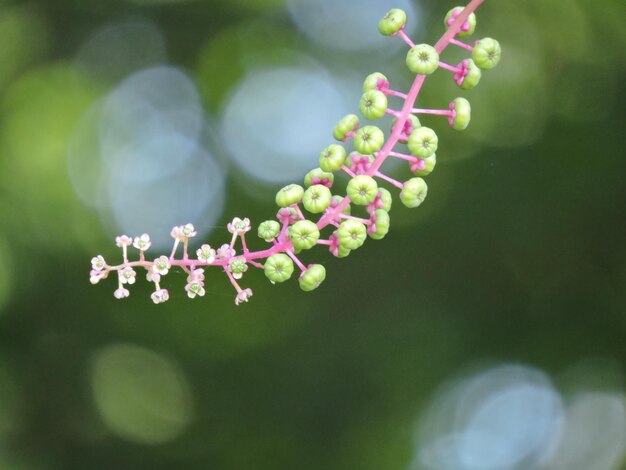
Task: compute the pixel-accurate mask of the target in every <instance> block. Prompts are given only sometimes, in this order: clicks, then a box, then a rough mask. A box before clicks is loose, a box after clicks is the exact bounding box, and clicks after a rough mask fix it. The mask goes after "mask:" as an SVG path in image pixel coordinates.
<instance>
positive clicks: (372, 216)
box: [89, 0, 484, 305]
mask: <svg viewBox="0 0 626 470" xmlns="http://www.w3.org/2000/svg"><path fill="white" fill-rule="evenodd" d="M483 2H484V0H471V1H470V2H469V3H468V4H467V6H466V7H465V8H464V9H462V10H460V11H455V12H454V13H453V14H452V15H451V18H450V19H449V20H447V22H446V23H447V25H448V29H447V30H446V31H445V33H444V34H443V35H442V36H441V38H440V39H439V40H438V41H437V43H436V44H435V46H434V48H435V50H436V51H437V53H438V54H440V55H441V53H442V52H443V51H444V50H445V49H446V47H447V46H448V45H450V44H454V45H457V46H460V47H463V48H465V49H468V50H471V49H472V46H469V45H467V44H465V43H462V42H460V41H458V40H456V39H455V36H456V35H457V34H458V33H459V32H460V31H463V32H467V31H469V30H470V24H469V22H468V21H467V19H468V17H469V15H470V14H471V13H473V12H474V11H475V10H476V9H477V8H478V7H479V6H480V5H481V4H482V3H483ZM397 35H398V36H400V37H401V38H402V40H403V41H404V42H406V43H407V44H408V45H409V46H410V47H413V44H414V43H413V41H411V39H410V38H409V37H408V36H407V35H406V33H405V32H404V28H403V29H401V30H400V31H399V32H398V33H397ZM442 67H443V68H447V69H448V70H451V71H453V72H454V73H455V76H454V79H455V81H457V83H458V82H459V81H462V79H463V78H464V77H465V75H467V61H464V62H461V64H459V66H457V67H452V66H447V65H446V66H444V65H442ZM426 78H427V76H426V75H416V77H415V79H414V81H413V83H412V85H411V87H410V89H409V91H408V93H406V94H404V93H402V92H399V91H393V90H390V89H389V86H390V84H389V82H388V81H387V80H382V79H379V80H378V83H377V89H378V90H380V91H382V92H383V93H385V94H386V95H389V96H394V97H396V98H400V99H401V100H403V102H402V108H401V109H400V111H397V112H394V114H395V115H396V123H395V125H394V126H393V127H392V130H391V133H390V135H389V136H388V138H387V140H386V141H385V142H384V144H383V145H382V148H380V149H379V150H378V151H377V152H375V154H374V160H373V161H371V159H370V157H369V156H364V155H353V157H352V158H351V159H350V160H348V161H346V163H345V165H344V166H343V168H342V169H343V170H344V171H346V172H347V173H348V174H350V175H351V176H354V175H367V176H370V177H374V178H378V179H379V180H382V181H385V182H387V183H389V184H391V185H392V186H394V187H396V188H398V189H402V188H403V187H404V184H403V183H402V182H400V181H397V180H395V179H394V178H391V177H390V176H388V175H385V174H384V173H382V171H381V167H382V165H383V163H384V162H385V161H386V160H387V158H389V157H397V158H401V159H403V160H406V161H407V164H408V166H409V167H410V169H411V170H412V171H413V172H415V171H418V170H423V169H425V168H426V165H425V162H424V160H423V159H420V158H417V157H414V156H412V155H406V154H404V153H399V152H395V151H394V148H395V147H396V145H397V144H398V143H399V142H400V141H402V142H406V140H407V139H408V138H409V136H410V135H411V133H412V132H414V131H415V129H414V128H413V126H412V123H411V120H410V119H409V116H410V115H411V114H413V113H416V112H419V113H423V114H434V115H444V116H447V117H448V121H449V123H450V125H453V122H454V118H455V116H456V112H455V110H454V102H453V103H451V104H450V110H433V109H426V108H415V107H414V106H415V103H416V100H417V98H418V95H419V93H420V90H421V88H422V86H423V84H424V82H425V80H426ZM355 131H356V130H353V131H350V132H348V133H347V134H346V138H345V140H344V141H347V140H348V139H350V138H351V137H354V135H355V133H356V132H355ZM312 183H313V184H321V185H324V186H327V187H330V186H331V184H330V181H329V180H328V179H327V178H322V179H320V178H313V180H312ZM382 197H383V195H382V192H380V191H379V192H378V195H377V196H376V197H375V198H374V200H373V201H372V202H371V203H370V204H368V205H367V206H366V208H365V209H366V210H367V212H368V214H369V219H364V218H359V217H355V216H349V215H346V214H343V211H344V210H345V209H346V208H347V207H348V206H349V205H350V202H351V201H350V198H349V197H347V196H346V197H344V198H343V199H342V200H341V202H338V203H337V202H334V203H332V204H331V205H330V206H329V207H328V208H327V209H326V210H325V211H324V212H323V214H322V215H321V216H320V218H319V220H318V221H317V223H316V224H315V225H316V226H317V228H318V229H319V230H320V231H321V230H323V229H325V228H327V227H329V228H333V227H337V226H338V225H339V223H340V222H341V220H342V219H352V220H358V221H359V222H362V223H364V224H366V225H367V231H368V233H370V234H371V233H375V232H376V230H377V228H376V226H375V222H376V220H377V217H376V212H375V211H376V210H377V209H380V208H383V207H384V204H383V201H382ZM300 204H302V201H299V202H298V203H295V204H293V205H292V206H290V207H284V208H281V209H280V210H279V211H278V213H277V214H276V219H277V221H278V225H276V224H274V226H275V231H274V232H273V233H276V231H278V233H277V235H276V236H275V237H273V238H271V239H269V240H267V243H269V245H270V246H269V247H268V248H266V249H262V250H258V251H251V250H249V248H248V244H247V240H246V236H247V235H248V234H249V232H250V230H251V228H252V224H251V223H250V221H249V220H248V219H246V218H243V219H241V218H238V217H235V218H234V219H233V220H232V221H231V222H230V223H229V224H228V231H229V232H230V233H231V237H230V240H229V241H230V243H223V244H222V245H221V246H220V248H217V249H213V248H211V247H210V246H209V245H206V244H204V245H202V247H201V248H200V249H198V250H197V251H196V252H195V253H196V255H197V257H195V258H194V257H190V256H189V241H190V239H191V238H193V237H194V236H196V235H197V232H196V230H195V228H194V226H193V225H192V224H186V225H181V226H177V227H174V228H173V229H172V231H171V235H172V238H173V239H174V243H173V248H172V250H171V255H170V256H169V257H167V256H157V257H155V256H154V255H153V256H150V259H153V261H149V260H148V259H146V257H145V256H144V253H145V252H146V251H148V250H149V248H151V246H150V245H151V243H150V239H149V237H148V235H146V234H144V235H141V236H139V237H136V238H135V239H134V243H133V239H132V238H131V237H129V236H125V235H123V236H120V237H117V238H116V243H117V245H118V246H119V247H120V248H122V255H123V262H122V263H121V264H119V265H110V264H107V263H106V261H105V260H104V258H103V257H101V256H96V257H94V258H93V259H92V260H91V264H92V266H91V267H92V269H91V270H90V273H89V274H90V282H91V283H93V284H96V283H99V282H100V281H101V280H103V279H106V278H107V277H108V275H109V273H111V272H114V271H116V272H117V273H118V286H117V289H116V290H115V292H114V296H115V297H116V298H118V299H122V298H126V297H128V296H129V295H130V292H129V290H128V289H126V288H125V287H123V286H122V281H123V282H124V285H125V286H128V285H129V284H132V283H134V280H135V269H144V270H145V271H146V278H147V280H148V281H149V282H151V283H153V284H154V291H153V292H152V293H151V298H152V301H153V302H154V303H155V304H160V303H164V302H166V301H167V300H168V299H169V298H170V297H171V294H170V291H169V290H167V289H164V288H162V287H161V286H160V283H161V282H162V278H163V276H165V275H166V274H168V272H170V270H172V269H173V268H180V269H182V270H183V271H184V272H185V273H186V274H187V284H186V286H185V290H186V291H187V294H188V295H189V297H201V296H203V295H204V294H205V290H204V282H205V281H204V271H205V269H206V268H208V267H218V268H219V269H221V270H223V271H224V273H225V274H226V276H227V278H228V280H229V282H230V283H231V285H232V286H233V287H234V289H235V291H236V295H235V304H236V305H239V304H241V303H245V302H248V301H249V300H250V298H251V297H252V295H253V292H252V290H251V289H250V288H242V287H241V286H240V285H239V283H238V280H239V278H241V276H242V274H243V272H241V271H242V269H243V268H242V267H241V263H242V262H244V263H245V264H246V265H249V266H251V267H254V268H257V269H264V266H263V264H261V263H259V262H257V260H263V259H266V258H269V257H270V256H272V255H275V254H279V253H283V254H286V255H287V256H289V257H290V258H291V259H292V260H293V262H294V263H295V264H296V265H297V266H298V267H299V268H300V270H301V271H302V273H303V274H304V272H306V270H307V269H309V267H310V266H311V265H309V266H307V267H305V265H304V264H303V263H302V262H301V261H300V260H299V259H298V257H297V256H296V255H295V253H294V245H293V242H292V241H291V239H290V237H289V229H290V227H291V226H292V225H293V224H294V223H295V222H297V221H298V220H301V219H303V218H304V214H303V213H302V210H301V207H300ZM272 230H274V229H272ZM317 244H319V245H324V246H328V249H329V251H330V252H331V253H332V254H333V255H334V256H339V251H340V243H339V240H338V237H337V233H336V232H335V231H332V233H330V234H329V235H328V239H327V240H324V239H320V240H319V241H318V243H317ZM181 246H182V256H180V257H177V253H178V252H179V251H180V250H179V248H180V247H181ZM133 249H138V251H139V260H138V261H129V260H128V258H127V255H128V251H129V250H133ZM234 258H240V259H237V260H234ZM231 261H233V263H234V264H232V265H236V264H238V266H239V267H237V268H236V269H237V270H238V271H237V272H236V273H233V272H232V271H231V268H230V266H231ZM300 279H302V274H301V275H300ZM320 282H321V281H320ZM303 289H304V287H303ZM305 290H307V289H305Z"/></svg>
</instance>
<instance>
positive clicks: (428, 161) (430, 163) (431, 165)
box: [413, 154, 437, 176]
mask: <svg viewBox="0 0 626 470" xmlns="http://www.w3.org/2000/svg"><path fill="white" fill-rule="evenodd" d="M423 160H424V165H426V168H424V169H423V170H415V171H414V172H413V173H414V174H415V176H428V175H430V174H431V173H432V172H433V170H434V169H435V165H436V164H437V155H435V154H432V155H431V156H430V157H428V158H424V159H423Z"/></svg>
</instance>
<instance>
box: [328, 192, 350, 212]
mask: <svg viewBox="0 0 626 470" xmlns="http://www.w3.org/2000/svg"><path fill="white" fill-rule="evenodd" d="M341 201H343V197H342V196H333V197H332V198H331V200H330V206H331V207H337V206H338V205H339V204H341ZM341 213H342V214H346V215H350V214H351V210H350V204H348V205H347V206H346V207H344V209H343V210H342V211H341Z"/></svg>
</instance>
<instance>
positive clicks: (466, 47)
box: [450, 38, 474, 51]
mask: <svg viewBox="0 0 626 470" xmlns="http://www.w3.org/2000/svg"><path fill="white" fill-rule="evenodd" d="M450 44H454V45H455V46H459V47H462V48H463V49H467V50H468V51H473V50H474V48H473V47H472V46H470V45H469V44H465V43H464V42H463V41H459V40H458V39H454V38H452V39H450Z"/></svg>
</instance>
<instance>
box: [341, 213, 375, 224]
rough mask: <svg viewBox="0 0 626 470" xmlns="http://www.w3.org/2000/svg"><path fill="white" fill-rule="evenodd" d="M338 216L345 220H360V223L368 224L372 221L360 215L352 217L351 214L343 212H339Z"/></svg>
mask: <svg viewBox="0 0 626 470" xmlns="http://www.w3.org/2000/svg"><path fill="white" fill-rule="evenodd" d="M339 217H341V218H342V219H346V220H356V221H357V222H361V223H362V224H366V225H370V224H371V223H372V221H371V220H369V219H362V218H360V217H354V216H352V215H348V214H344V213H343V212H342V213H341V214H339Z"/></svg>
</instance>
